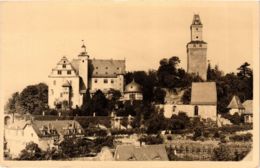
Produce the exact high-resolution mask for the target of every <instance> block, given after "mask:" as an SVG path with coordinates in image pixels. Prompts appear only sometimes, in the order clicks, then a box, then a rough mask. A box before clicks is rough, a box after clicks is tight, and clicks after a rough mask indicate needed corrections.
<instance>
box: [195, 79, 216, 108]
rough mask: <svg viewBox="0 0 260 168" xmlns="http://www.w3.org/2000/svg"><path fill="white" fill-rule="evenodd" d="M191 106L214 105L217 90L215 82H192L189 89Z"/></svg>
mask: <svg viewBox="0 0 260 168" xmlns="http://www.w3.org/2000/svg"><path fill="white" fill-rule="evenodd" d="M191 104H194V105H216V104H217V89H216V83H215V82H193V83H192V88H191Z"/></svg>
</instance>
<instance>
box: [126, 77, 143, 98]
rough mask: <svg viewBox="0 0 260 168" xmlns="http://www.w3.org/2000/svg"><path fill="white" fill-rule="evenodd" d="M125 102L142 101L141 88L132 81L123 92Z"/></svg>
mask: <svg viewBox="0 0 260 168" xmlns="http://www.w3.org/2000/svg"><path fill="white" fill-rule="evenodd" d="M124 100H125V101H129V100H130V101H135V100H143V94H142V87H141V85H139V84H138V83H136V82H135V80H134V79H133V81H132V82H130V83H129V84H127V85H126V87H125V91H124Z"/></svg>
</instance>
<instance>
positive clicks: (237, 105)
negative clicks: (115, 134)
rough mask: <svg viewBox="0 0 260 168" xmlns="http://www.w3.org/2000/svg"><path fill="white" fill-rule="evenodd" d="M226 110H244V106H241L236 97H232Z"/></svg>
mask: <svg viewBox="0 0 260 168" xmlns="http://www.w3.org/2000/svg"><path fill="white" fill-rule="evenodd" d="M227 108H231V109H244V106H243V105H242V103H241V101H240V99H239V97H238V96H233V98H232V100H231V101H230V103H229V105H228V107H227Z"/></svg>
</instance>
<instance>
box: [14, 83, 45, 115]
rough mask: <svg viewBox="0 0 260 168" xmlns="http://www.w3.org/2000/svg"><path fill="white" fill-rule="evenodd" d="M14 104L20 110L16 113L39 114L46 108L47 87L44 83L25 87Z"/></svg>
mask: <svg viewBox="0 0 260 168" xmlns="http://www.w3.org/2000/svg"><path fill="white" fill-rule="evenodd" d="M16 103H17V106H18V107H17V108H19V110H20V111H18V112H22V113H26V112H28V113H31V114H41V113H42V111H43V110H46V108H47V107H48V86H47V85H46V84H44V83H39V84H37V85H30V86H27V87H26V88H25V89H23V91H22V92H21V93H20V95H19V99H18V100H17V102H16ZM17 108H16V109H17Z"/></svg>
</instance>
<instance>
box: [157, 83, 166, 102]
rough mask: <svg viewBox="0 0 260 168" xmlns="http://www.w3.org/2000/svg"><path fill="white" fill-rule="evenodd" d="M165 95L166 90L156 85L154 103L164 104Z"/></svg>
mask: <svg viewBox="0 0 260 168" xmlns="http://www.w3.org/2000/svg"><path fill="white" fill-rule="evenodd" d="M165 96H166V92H165V90H163V89H161V88H159V87H157V88H156V89H155V90H154V101H155V102H156V103H159V104H164V99H165Z"/></svg>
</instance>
